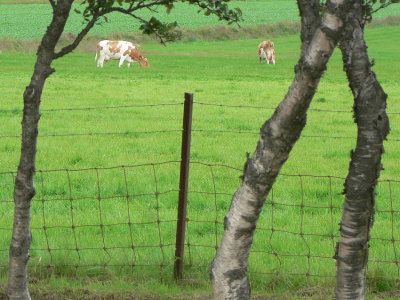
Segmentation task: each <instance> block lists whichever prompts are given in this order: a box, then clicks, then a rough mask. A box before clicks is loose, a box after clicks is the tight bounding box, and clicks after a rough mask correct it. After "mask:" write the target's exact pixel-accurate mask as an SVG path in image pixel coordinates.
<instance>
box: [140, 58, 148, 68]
mask: <svg viewBox="0 0 400 300" xmlns="http://www.w3.org/2000/svg"><path fill="white" fill-rule="evenodd" d="M139 63H140V65H141V66H142V67H144V68H148V67H150V65H149V61H148V59H147V57H146V56H143V55H140V56H139Z"/></svg>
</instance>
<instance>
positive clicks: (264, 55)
mask: <svg viewBox="0 0 400 300" xmlns="http://www.w3.org/2000/svg"><path fill="white" fill-rule="evenodd" d="M258 57H259V58H260V63H261V61H262V60H263V59H265V62H266V63H267V64H270V63H271V64H275V45H274V42H273V41H270V40H268V41H264V42H261V43H260V45H258Z"/></svg>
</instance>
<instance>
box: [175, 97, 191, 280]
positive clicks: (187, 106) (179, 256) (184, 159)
mask: <svg viewBox="0 0 400 300" xmlns="http://www.w3.org/2000/svg"><path fill="white" fill-rule="evenodd" d="M192 112H193V94H191V93H185V103H184V110H183V131H182V148H181V173H180V180H179V202H178V221H177V225H176V246H175V266H174V278H175V279H181V278H182V276H183V256H184V252H185V229H186V226H185V225H186V210H187V193H188V182H189V163H190V140H191V135H192Z"/></svg>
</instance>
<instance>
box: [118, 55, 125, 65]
mask: <svg viewBox="0 0 400 300" xmlns="http://www.w3.org/2000/svg"><path fill="white" fill-rule="evenodd" d="M124 60H125V57H123V56H121V58H120V59H119V64H118V67H120V68H121V66H122V64H123V63H124Z"/></svg>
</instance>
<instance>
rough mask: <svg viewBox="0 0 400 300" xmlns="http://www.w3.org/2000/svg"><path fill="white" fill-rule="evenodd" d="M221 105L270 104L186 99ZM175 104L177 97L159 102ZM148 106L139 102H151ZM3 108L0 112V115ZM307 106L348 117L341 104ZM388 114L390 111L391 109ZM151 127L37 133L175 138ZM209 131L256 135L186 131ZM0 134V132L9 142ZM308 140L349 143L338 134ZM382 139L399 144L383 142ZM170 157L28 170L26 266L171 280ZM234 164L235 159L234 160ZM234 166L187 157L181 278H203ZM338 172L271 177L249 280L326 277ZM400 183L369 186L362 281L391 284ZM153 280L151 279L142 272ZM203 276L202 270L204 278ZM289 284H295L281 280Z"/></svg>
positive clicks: (2, 245)
mask: <svg viewBox="0 0 400 300" xmlns="http://www.w3.org/2000/svg"><path fill="white" fill-rule="evenodd" d="M194 104H195V105H203V106H219V107H224V108H227V109H272V108H268V107H256V106H232V105H231V106H229V105H222V104H207V103H203V102H195V103H194ZM174 105H176V106H179V105H182V103H176V104H163V105H160V106H174ZM157 106H158V105H156V104H149V105H145V106H141V107H157ZM136 107H137V106H135V105H132V106H130V105H126V106H110V107H97V108H95V107H87V108H66V109H62V108H60V109H48V110H46V111H47V112H51V113H53V112H58V111H75V110H82V111H89V110H109V109H135V108H136ZM10 112H11V113H12V112H15V111H4V110H1V111H0V113H6V114H8V113H10ZM314 112H316V113H319V112H332V113H343V114H344V113H346V114H348V113H350V112H348V111H341V110H332V111H327V110H318V109H316V110H314ZM392 114H397V113H392ZM182 131H183V130H182V129H178V128H172V129H160V130H157V131H151V130H148V131H125V132H92V133H85V132H76V133H54V134H43V135H39V138H41V137H49V138H50V137H65V136H88V135H89V136H90V135H123V134H125V135H129V134H157V135H162V134H165V133H172V134H180V133H181V132H182ZM193 132H201V133H212V134H227V133H232V134H258V132H257V131H249V130H247V131H246V130H230V129H218V130H217V129H201V128H194V129H193ZM19 137H20V136H19V135H18V134H15V135H12V134H10V135H0V138H19ZM303 137H306V138H307V137H308V138H311V137H313V138H317V137H318V138H335V139H354V138H355V137H346V136H324V135H321V136H310V135H304V136H303ZM390 141H400V139H396V138H394V139H391V140H389V142H390ZM180 163H181V161H180V160H166V161H162V162H151V163H143V164H134V165H124V166H117V167H108V168H104V167H98V168H79V169H72V168H64V169H54V170H39V171H36V175H35V182H36V190H37V194H36V196H35V198H34V201H33V202H32V224H31V225H32V236H33V240H32V245H31V251H30V254H31V259H30V262H29V263H30V271H31V272H39V273H40V272H44V273H46V274H51V273H53V272H56V273H62V274H68V273H71V274H79V273H80V272H89V273H90V272H92V273H95V274H98V273H104V272H107V271H108V270H114V269H118V270H119V271H120V272H121V270H124V272H127V273H130V274H131V273H132V272H133V273H135V274H136V276H146V274H154V273H156V274H157V276H159V277H160V278H164V277H171V276H172V274H173V268H174V263H175V260H176V257H175V250H176V248H175V247H176V226H177V221H178V219H177V215H178V212H177V206H178V197H179V178H180V174H179V165H180ZM240 163H241V162H240ZM242 172H243V171H242V169H240V168H237V167H236V166H230V165H226V164H221V163H208V162H207V163H205V162H202V161H197V162H196V161H191V162H190V180H189V188H188V191H187V194H188V202H187V215H186V217H185V220H184V223H185V227H186V229H185V232H186V236H185V242H184V246H185V252H184V270H185V274H186V275H185V276H188V277H190V276H191V274H192V272H199V273H201V274H207V268H208V265H209V263H210V261H211V260H212V258H213V256H214V255H215V251H216V249H217V247H218V243H219V241H220V238H221V235H222V232H223V219H224V216H225V214H226V212H227V210H228V209H229V205H230V201H231V199H232V195H233V193H234V192H235V190H236V189H237V187H238V186H239V184H240V179H239V177H240V175H242ZM15 175H16V173H15V172H2V173H0V215H1V218H0V232H1V234H2V236H3V237H4V238H3V239H1V242H0V270H1V271H2V272H6V271H7V268H8V247H9V241H10V238H11V230H12V217H13V216H12V213H13V199H12V195H13V185H14V177H15ZM343 182H344V178H343V177H337V176H315V175H309V174H295V175H293V174H280V176H279V178H278V180H277V182H276V183H275V185H274V187H273V189H272V191H271V193H270V194H269V196H268V198H267V199H266V201H265V206H264V209H263V212H262V214H261V217H260V220H259V222H258V225H257V229H256V234H255V238H254V244H253V247H252V252H251V256H250V276H252V277H253V279H252V280H259V281H263V280H265V278H267V280H268V282H273V281H276V280H289V279H288V278H303V279H305V280H307V281H310V282H311V283H312V282H313V280H321V279H324V280H331V281H332V280H334V278H333V277H334V274H335V260H334V259H333V256H334V253H335V247H336V242H337V241H338V232H339V231H338V228H339V225H338V223H339V221H340V218H341V209H342V203H343V196H342V194H341V193H342V190H343ZM399 195H400V181H398V180H383V181H381V182H380V183H379V185H378V189H377V206H376V217H375V225H374V227H373V232H372V239H371V248H370V260H369V272H368V276H369V278H370V279H371V280H373V279H374V280H383V281H385V282H389V284H390V282H397V281H398V278H399V275H400V269H399V263H400V259H399V255H400V253H399V251H400V232H399V228H400V227H399V226H398V225H399V224H398V223H399V222H400V218H399V213H400V204H399V201H398V198H399ZM152 276H153V275H152ZM205 276H206V275H205ZM290 282H292V283H293V284H295V282H296V280H292V281H290Z"/></svg>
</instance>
